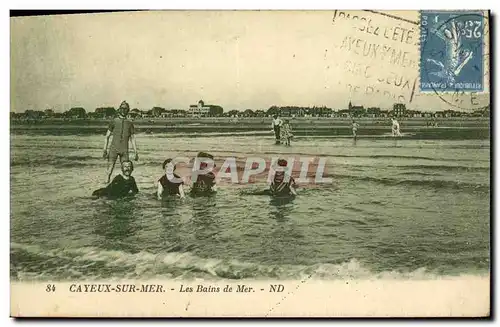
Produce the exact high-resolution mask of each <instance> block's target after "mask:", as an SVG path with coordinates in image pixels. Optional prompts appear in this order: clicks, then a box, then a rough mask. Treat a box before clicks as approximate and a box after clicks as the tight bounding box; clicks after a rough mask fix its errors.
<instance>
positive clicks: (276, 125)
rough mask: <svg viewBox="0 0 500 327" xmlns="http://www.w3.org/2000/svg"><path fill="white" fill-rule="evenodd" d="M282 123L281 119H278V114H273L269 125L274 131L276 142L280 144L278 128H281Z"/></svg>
mask: <svg viewBox="0 0 500 327" xmlns="http://www.w3.org/2000/svg"><path fill="white" fill-rule="evenodd" d="M282 124H283V121H282V120H281V119H280V117H279V116H278V115H274V116H273V122H272V124H271V127H272V128H273V131H274V136H275V138H276V144H280V138H281V134H280V129H281V125H282Z"/></svg>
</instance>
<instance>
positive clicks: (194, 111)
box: [188, 100, 210, 117]
mask: <svg viewBox="0 0 500 327" xmlns="http://www.w3.org/2000/svg"><path fill="white" fill-rule="evenodd" d="M209 113H210V107H208V106H205V103H204V102H203V100H200V101H198V104H197V105H196V104H192V105H190V106H189V110H188V115H189V116H193V117H195V116H198V117H201V116H208V114H209Z"/></svg>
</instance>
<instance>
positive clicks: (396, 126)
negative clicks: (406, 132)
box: [391, 118, 401, 136]
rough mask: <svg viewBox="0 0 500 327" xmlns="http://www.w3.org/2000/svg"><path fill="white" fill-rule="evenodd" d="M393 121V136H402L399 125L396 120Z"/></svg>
mask: <svg viewBox="0 0 500 327" xmlns="http://www.w3.org/2000/svg"><path fill="white" fill-rule="evenodd" d="M391 119H392V136H401V132H400V131H399V123H398V121H397V120H396V118H391Z"/></svg>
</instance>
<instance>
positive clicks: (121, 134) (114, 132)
mask: <svg viewBox="0 0 500 327" xmlns="http://www.w3.org/2000/svg"><path fill="white" fill-rule="evenodd" d="M129 111H130V106H129V105H128V103H127V102H126V101H123V102H122V103H121V104H120V108H118V117H116V118H114V119H113V120H112V121H111V123H110V124H109V126H108V131H107V132H106V140H105V143H104V151H103V157H104V158H105V159H106V158H107V159H108V168H107V171H106V175H107V179H106V184H109V181H110V179H111V175H112V174H113V169H114V168H115V163H116V159H117V158H118V156H119V157H120V162H124V161H128V160H129V156H128V150H129V148H128V146H129V141H132V146H133V147H134V151H135V160H136V161H137V160H139V155H138V153H137V144H136V140H135V129H134V124H133V123H132V122H131V121H130V120H128V119H127V115H128V112H129ZM111 136H113V137H112V140H111V146H110V147H109V151H108V143H109V138H110V137H111Z"/></svg>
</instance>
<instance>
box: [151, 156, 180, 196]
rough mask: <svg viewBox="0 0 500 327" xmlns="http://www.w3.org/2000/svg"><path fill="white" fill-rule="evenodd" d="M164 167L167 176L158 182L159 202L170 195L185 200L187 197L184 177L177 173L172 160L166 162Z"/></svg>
mask: <svg viewBox="0 0 500 327" xmlns="http://www.w3.org/2000/svg"><path fill="white" fill-rule="evenodd" d="M162 167H163V170H164V171H165V175H163V176H162V177H161V178H160V179H159V180H158V191H157V196H158V200H161V199H162V198H164V197H166V196H169V195H177V196H180V197H181V199H183V198H184V196H185V195H184V188H183V185H184V181H183V180H182V177H180V176H179V175H177V174H176V173H175V168H176V167H175V165H174V164H172V159H167V160H165V161H164V162H163V166H162Z"/></svg>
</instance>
